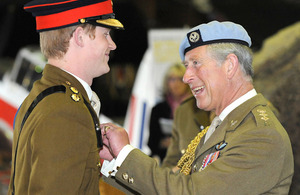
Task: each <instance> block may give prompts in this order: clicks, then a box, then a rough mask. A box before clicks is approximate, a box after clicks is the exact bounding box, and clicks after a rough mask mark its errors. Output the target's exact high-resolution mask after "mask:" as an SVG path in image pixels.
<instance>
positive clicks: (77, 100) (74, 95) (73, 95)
mask: <svg viewBox="0 0 300 195" xmlns="http://www.w3.org/2000/svg"><path fill="white" fill-rule="evenodd" d="M71 98H72V100H74V101H75V102H79V101H80V97H79V95H77V94H75V93H74V94H72V95H71Z"/></svg>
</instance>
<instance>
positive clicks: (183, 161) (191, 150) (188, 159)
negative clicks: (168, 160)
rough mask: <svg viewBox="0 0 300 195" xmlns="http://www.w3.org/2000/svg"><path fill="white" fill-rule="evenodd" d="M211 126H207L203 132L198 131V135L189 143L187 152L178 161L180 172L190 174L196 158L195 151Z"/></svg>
mask: <svg viewBox="0 0 300 195" xmlns="http://www.w3.org/2000/svg"><path fill="white" fill-rule="evenodd" d="M208 128H209V126H207V127H206V128H205V129H203V130H202V131H201V132H199V133H198V135H197V136H196V137H195V138H194V139H193V140H192V141H191V143H190V144H189V145H188V147H187V149H186V152H185V153H184V155H183V156H182V157H181V158H180V160H179V161H178V163H177V167H179V168H180V169H181V170H180V173H183V174H185V175H189V174H190V172H191V169H192V163H193V162H194V160H195V151H196V148H197V146H198V145H199V143H200V141H201V138H202V137H203V136H204V135H205V134H206V132H207V131H208Z"/></svg>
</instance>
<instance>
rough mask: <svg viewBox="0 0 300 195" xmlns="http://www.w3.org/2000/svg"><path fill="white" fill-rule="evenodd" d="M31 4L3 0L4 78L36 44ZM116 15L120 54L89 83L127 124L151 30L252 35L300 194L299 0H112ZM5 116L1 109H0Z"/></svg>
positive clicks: (2, 156)
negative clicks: (215, 25)
mask: <svg viewBox="0 0 300 195" xmlns="http://www.w3.org/2000/svg"><path fill="white" fill-rule="evenodd" d="M27 2H28V0H1V1H0V38H1V40H0V79H2V78H3V75H4V74H5V72H7V71H10V70H11V69H12V66H13V63H14V61H15V58H16V56H17V53H18V51H19V50H20V49H21V48H23V47H27V46H38V43H39V36H38V33H36V31H35V19H34V18H33V17H32V16H31V14H30V13H27V12H25V11H24V10H23V5H24V4H25V3H27ZM114 12H115V14H116V17H117V18H118V19H119V20H120V21H121V22H122V23H123V24H124V26H125V31H113V32H112V37H113V40H114V41H115V42H116V44H117V50H115V51H114V52H112V54H111V57H110V62H109V64H110V66H111V71H110V72H109V73H108V74H106V75H104V76H102V77H100V78H97V79H95V80H94V82H93V86H92V88H93V90H94V91H96V93H97V94H98V95H99V97H100V99H101V104H102V106H101V113H102V114H104V115H105V116H107V117H109V118H111V119H112V120H114V121H116V122H117V123H119V124H120V125H123V124H124V120H125V115H126V112H127V108H128V104H129V102H130V97H131V93H132V89H133V86H134V83H135V81H136V80H135V78H136V75H137V72H138V70H139V67H140V64H141V61H142V59H143V56H144V54H145V52H146V50H147V48H148V47H149V42H148V32H149V31H150V30H153V29H162V30H163V29H183V28H184V29H185V28H190V27H193V26H196V25H198V24H200V23H204V22H209V21H212V20H218V21H225V20H230V21H233V22H236V23H239V24H241V25H243V26H244V27H245V29H246V30H247V31H248V33H249V35H250V37H251V38H252V43H253V45H252V49H253V51H254V52H255V59H254V68H255V77H256V78H255V79H256V82H255V85H256V88H257V89H258V91H259V92H261V93H263V94H264V95H265V96H266V97H267V98H268V99H269V100H270V101H271V102H272V103H273V104H274V106H275V107H276V108H277V109H278V111H279V113H280V117H279V118H280V120H281V122H282V123H283V124H284V126H285V128H286V129H287V131H288V133H289V135H290V137H291V140H292V145H293V150H294V154H295V177H294V183H293V185H292V188H291V192H290V194H300V187H299V186H300V182H299V176H298V175H299V174H300V173H299V164H300V159H299V158H300V157H299V155H298V153H299V152H298V151H299V149H300V146H299V144H298V140H299V138H300V135H299V133H300V124H299V119H300V111H299V108H300V105H299V102H300V89H299V86H298V85H299V72H300V65H299V64H300V26H299V25H297V24H299V21H300V1H299V0H243V1H240V0H146V1H141V0H114ZM285 29H287V30H285ZM288 29H291V30H288ZM284 30H285V31H284ZM283 31H284V32H283ZM285 32H286V33H285ZM276 37H279V38H278V39H277V38H276ZM268 40H269V42H267V41H268ZM273 40H274V41H273ZM283 46H284V47H283ZM149 74H152V73H151V72H149ZM255 79H254V80H255ZM0 106H1V104H0ZM6 111H7V110H5V109H4V107H0V112H2V113H3V112H4V113H5V112H6ZM0 133H1V131H0ZM0 138H1V140H0V147H1V148H0V152H1V153H0V171H1V172H0V194H1V189H3V191H2V192H3V194H6V193H4V192H5V185H7V183H8V182H9V177H8V175H9V169H7V166H6V165H8V166H9V162H10V157H11V153H10V150H11V149H10V147H11V146H10V143H9V142H6V138H5V134H4V135H3V136H2V135H0ZM1 186H4V187H1ZM298 188H299V189H298Z"/></svg>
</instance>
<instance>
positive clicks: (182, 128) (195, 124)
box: [162, 96, 210, 167]
mask: <svg viewBox="0 0 300 195" xmlns="http://www.w3.org/2000/svg"><path fill="white" fill-rule="evenodd" d="M209 124H210V121H209V112H206V111H204V110H200V109H199V108H198V107H197V105H196V99H195V98H194V96H192V97H190V98H188V99H187V100H185V101H184V102H182V103H181V105H180V106H179V107H178V108H177V109H176V111H175V117H174V128H173V131H172V141H171V144H170V146H169V147H168V150H167V155H166V157H165V158H164V160H163V162H162V167H174V166H176V165H177V162H178V160H179V159H180V158H181V156H182V155H183V154H184V152H185V150H186V148H187V146H188V145H189V143H190V142H191V140H193V139H194V137H195V136H196V135H197V134H198V133H199V131H201V130H203V129H204V128H205V127H206V126H208V125H209Z"/></svg>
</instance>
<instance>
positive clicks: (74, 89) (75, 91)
mask: <svg viewBox="0 0 300 195" xmlns="http://www.w3.org/2000/svg"><path fill="white" fill-rule="evenodd" d="M70 90H71V91H72V92H73V93H76V94H78V93H79V92H78V89H76V88H75V87H70Z"/></svg>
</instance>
